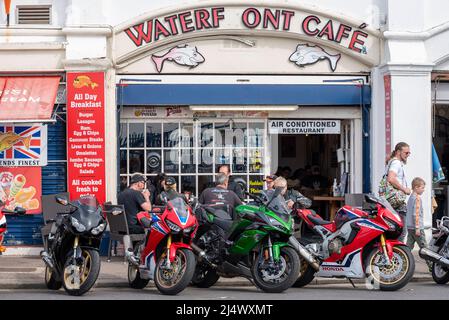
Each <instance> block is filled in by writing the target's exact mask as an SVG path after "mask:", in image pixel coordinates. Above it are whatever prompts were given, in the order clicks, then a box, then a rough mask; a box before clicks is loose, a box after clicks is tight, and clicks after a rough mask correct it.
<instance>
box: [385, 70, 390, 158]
mask: <svg viewBox="0 0 449 320" xmlns="http://www.w3.org/2000/svg"><path fill="white" fill-rule="evenodd" d="M384 87H385V155H386V156H389V155H390V153H391V76H390V75H389V74H387V75H384Z"/></svg>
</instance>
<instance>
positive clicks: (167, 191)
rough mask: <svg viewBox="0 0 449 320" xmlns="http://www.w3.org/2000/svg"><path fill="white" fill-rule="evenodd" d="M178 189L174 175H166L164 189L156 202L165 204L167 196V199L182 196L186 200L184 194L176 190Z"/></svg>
mask: <svg viewBox="0 0 449 320" xmlns="http://www.w3.org/2000/svg"><path fill="white" fill-rule="evenodd" d="M176 189H177V185H176V179H175V178H173V177H166V178H165V183H164V191H162V192H161V194H160V195H159V196H158V197H157V199H156V204H158V205H164V204H165V198H166V199H167V200H173V199H175V198H182V199H183V200H186V199H185V197H184V196H183V195H182V194H180V193H178V191H176Z"/></svg>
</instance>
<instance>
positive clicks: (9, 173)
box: [0, 167, 42, 214]
mask: <svg viewBox="0 0 449 320" xmlns="http://www.w3.org/2000/svg"><path fill="white" fill-rule="evenodd" d="M41 196H42V171H41V167H0V200H2V201H3V202H4V203H5V207H6V209H8V210H14V208H16V207H22V208H24V209H26V211H27V214H36V213H41V212H42V209H41Z"/></svg>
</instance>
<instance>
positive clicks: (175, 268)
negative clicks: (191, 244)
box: [156, 250, 187, 289]
mask: <svg viewBox="0 0 449 320" xmlns="http://www.w3.org/2000/svg"><path fill="white" fill-rule="evenodd" d="M163 257H164V258H162V259H159V263H158V272H157V273H156V277H157V279H158V282H159V284H160V285H161V286H162V287H164V288H167V289H168V288H171V287H174V286H175V285H176V284H177V283H178V282H179V281H180V280H181V278H182V276H183V275H184V273H185V271H186V269H187V257H186V255H185V254H184V252H182V251H181V250H179V251H178V252H177V253H176V256H175V259H174V260H173V262H171V263H170V268H166V267H165V265H166V263H167V259H168V257H166V255H165V254H164V256H163ZM164 264H165V265H164Z"/></svg>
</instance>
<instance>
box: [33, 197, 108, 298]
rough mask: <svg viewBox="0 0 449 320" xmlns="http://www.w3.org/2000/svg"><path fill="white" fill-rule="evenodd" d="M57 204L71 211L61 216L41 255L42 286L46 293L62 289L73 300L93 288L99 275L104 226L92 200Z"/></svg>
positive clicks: (60, 198) (55, 220)
mask: <svg viewBox="0 0 449 320" xmlns="http://www.w3.org/2000/svg"><path fill="white" fill-rule="evenodd" d="M56 201H57V202H58V203H60V204H62V205H64V206H69V207H70V213H65V212H64V213H60V214H58V216H57V218H56V219H53V220H49V221H46V223H53V225H52V230H51V232H50V234H49V236H48V241H46V244H45V250H44V251H42V252H41V258H42V260H44V262H45V264H46V268H45V284H46V286H47V288H48V289H51V290H58V289H60V288H61V286H63V287H64V289H65V291H66V292H67V293H68V294H70V295H73V296H80V295H82V294H84V293H86V292H87V291H89V290H90V288H92V286H93V285H94V284H95V281H96V280H97V278H98V274H99V272H100V255H99V248H100V242H101V237H102V235H103V232H104V230H105V229H106V226H107V222H106V220H105V219H104V217H103V215H102V209H101V207H100V206H99V205H98V202H97V200H96V198H95V197H92V196H85V197H82V198H80V199H78V200H75V201H73V202H69V201H68V200H67V199H65V198H63V197H56Z"/></svg>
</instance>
